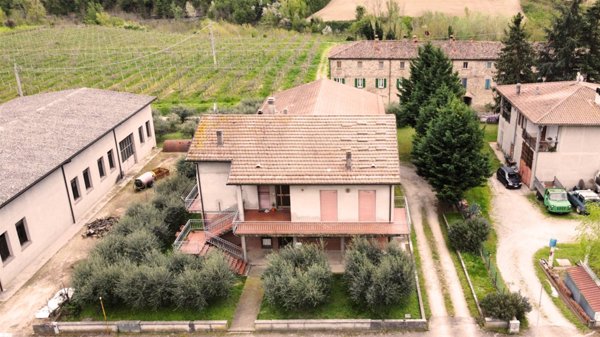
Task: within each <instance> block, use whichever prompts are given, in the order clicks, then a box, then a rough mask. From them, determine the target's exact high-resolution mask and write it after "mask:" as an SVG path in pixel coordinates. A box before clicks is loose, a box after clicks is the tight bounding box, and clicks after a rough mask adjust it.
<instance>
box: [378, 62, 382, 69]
mask: <svg viewBox="0 0 600 337" xmlns="http://www.w3.org/2000/svg"><path fill="white" fill-rule="evenodd" d="M379 69H383V61H379Z"/></svg>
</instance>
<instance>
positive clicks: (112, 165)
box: [106, 150, 115, 170]
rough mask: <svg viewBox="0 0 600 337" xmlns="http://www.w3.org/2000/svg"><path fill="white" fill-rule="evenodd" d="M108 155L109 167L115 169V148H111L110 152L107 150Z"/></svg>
mask: <svg viewBox="0 0 600 337" xmlns="http://www.w3.org/2000/svg"><path fill="white" fill-rule="evenodd" d="M106 156H107V157H108V167H110V169H111V170H112V169H114V168H115V158H114V157H113V150H109V151H108V152H106Z"/></svg>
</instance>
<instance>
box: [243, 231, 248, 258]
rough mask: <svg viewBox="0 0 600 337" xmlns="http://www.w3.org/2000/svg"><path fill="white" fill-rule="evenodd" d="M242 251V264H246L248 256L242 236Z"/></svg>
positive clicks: (244, 239)
mask: <svg viewBox="0 0 600 337" xmlns="http://www.w3.org/2000/svg"><path fill="white" fill-rule="evenodd" d="M242 251H243V252H244V262H248V254H247V253H246V236H242Z"/></svg>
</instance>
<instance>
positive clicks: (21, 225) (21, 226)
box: [15, 218, 29, 246]
mask: <svg viewBox="0 0 600 337" xmlns="http://www.w3.org/2000/svg"><path fill="white" fill-rule="evenodd" d="M15 228H16V229H17V236H18V237H19V243H20V244H21V246H23V245H24V244H26V243H27V242H29V234H27V227H26V225H25V218H23V219H21V220H19V222H17V223H16V224H15Z"/></svg>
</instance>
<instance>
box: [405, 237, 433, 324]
mask: <svg viewBox="0 0 600 337" xmlns="http://www.w3.org/2000/svg"><path fill="white" fill-rule="evenodd" d="M410 242H411V243H412V246H413V257H414V259H415V267H416V268H417V275H418V276H419V288H421V299H422V300H423V310H424V311H425V318H426V319H429V318H430V317H431V308H430V307H429V297H428V296H427V289H426V288H425V276H424V275H423V268H422V265H421V253H419V248H418V247H417V234H416V233H415V231H412V232H411V233H410Z"/></svg>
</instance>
